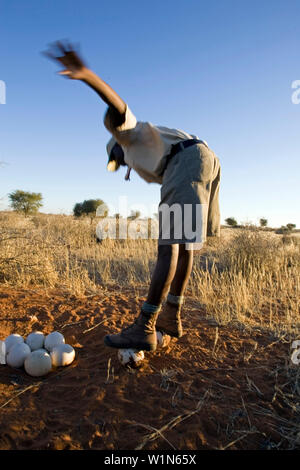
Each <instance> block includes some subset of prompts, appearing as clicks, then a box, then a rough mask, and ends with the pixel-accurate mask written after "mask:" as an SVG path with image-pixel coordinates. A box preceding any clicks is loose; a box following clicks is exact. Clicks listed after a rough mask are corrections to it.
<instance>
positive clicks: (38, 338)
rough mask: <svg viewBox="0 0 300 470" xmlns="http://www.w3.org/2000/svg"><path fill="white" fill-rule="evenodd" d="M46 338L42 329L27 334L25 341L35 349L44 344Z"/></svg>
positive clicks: (32, 349)
mask: <svg viewBox="0 0 300 470" xmlns="http://www.w3.org/2000/svg"><path fill="white" fill-rule="evenodd" d="M44 339H45V337H44V335H43V333H42V332H41V331H34V332H33V333H30V334H29V335H28V336H27V338H26V340H25V343H26V344H28V346H29V347H30V349H31V351H35V350H36V349H40V348H42V347H43V346H44Z"/></svg>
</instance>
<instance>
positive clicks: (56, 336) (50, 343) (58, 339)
mask: <svg viewBox="0 0 300 470" xmlns="http://www.w3.org/2000/svg"><path fill="white" fill-rule="evenodd" d="M64 343H65V338H64V337H63V335H62V334H61V333H59V332H58V331H53V333H50V334H49V335H48V336H46V338H45V342H44V346H45V348H46V349H47V350H48V351H49V352H50V351H52V349H53V348H54V347H55V346H58V345H59V344H64Z"/></svg>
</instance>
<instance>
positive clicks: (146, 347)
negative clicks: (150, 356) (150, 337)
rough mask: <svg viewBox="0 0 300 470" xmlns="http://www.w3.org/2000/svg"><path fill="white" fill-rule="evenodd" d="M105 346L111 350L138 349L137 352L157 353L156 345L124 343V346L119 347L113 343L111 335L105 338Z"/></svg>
mask: <svg viewBox="0 0 300 470" xmlns="http://www.w3.org/2000/svg"><path fill="white" fill-rule="evenodd" d="M104 344H105V345H106V346H108V347H110V348H115V349H136V350H137V351H155V350H156V344H149V343H134V344H132V343H123V344H122V346H120V345H117V344H115V343H113V342H112V341H111V339H110V338H109V335H107V336H105V337H104Z"/></svg>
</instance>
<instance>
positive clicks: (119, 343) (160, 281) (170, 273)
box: [104, 244, 179, 351]
mask: <svg viewBox="0 0 300 470" xmlns="http://www.w3.org/2000/svg"><path fill="white" fill-rule="evenodd" d="M178 253H179V246H178V244H174V245H159V247H158V255H157V261H156V266H155V269H154V272H153V275H152V279H151V284H150V288H149V292H148V296H147V300H146V302H144V304H143V305H142V308H141V313H140V315H139V317H138V318H137V319H136V321H135V322H134V323H133V324H132V325H130V326H129V327H128V328H125V329H124V330H122V331H121V333H119V334H116V335H107V336H106V337H105V338H104V342H105V344H106V345H107V346H110V347H113V348H119V349H123V348H134V349H144V350H146V351H154V350H155V349H156V330H155V324H156V320H157V316H158V313H159V311H160V308H161V303H162V300H163V299H164V298H165V296H166V295H167V292H168V291H169V289H170V285H171V283H172V281H173V279H174V276H175V274H176V269H177V264H178Z"/></svg>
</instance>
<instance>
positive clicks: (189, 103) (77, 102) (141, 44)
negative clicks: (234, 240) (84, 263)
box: [0, 0, 300, 227]
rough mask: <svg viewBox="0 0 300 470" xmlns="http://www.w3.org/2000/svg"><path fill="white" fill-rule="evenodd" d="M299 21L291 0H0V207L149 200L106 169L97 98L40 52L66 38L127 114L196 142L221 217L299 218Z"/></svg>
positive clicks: (56, 209) (154, 198) (147, 189)
mask: <svg viewBox="0 0 300 470" xmlns="http://www.w3.org/2000/svg"><path fill="white" fill-rule="evenodd" d="M299 17H300V2H299V0H280V1H279V0H272V1H266V0H265V1H261V0H260V1H257V0H251V1H247V0H222V1H221V0H211V1H210V2H207V1H202V0H185V1H182V0H181V1H179V0H153V1H151V2H149V1H145V0H139V1H138V0H132V1H127V2H124V1H121V0H115V1H114V2H108V1H102V0H98V1H96V0H85V1H84V2H81V1H74V0H72V1H71V0H60V1H58V0H52V1H50V0H48V1H47V0H26V1H23V0H0V57H1V67H0V80H2V81H4V82H5V84H6V104H0V161H3V162H5V164H4V165H2V166H1V168H0V198H2V199H1V201H0V209H5V208H6V207H7V206H8V198H7V195H8V194H9V193H10V192H12V191H14V190H15V189H23V190H26V191H33V192H41V193H42V195H43V198H44V207H43V208H42V211H43V212H51V213H71V211H72V208H73V206H74V204H75V203H76V202H81V201H83V200H84V199H91V198H102V199H103V200H104V201H105V202H107V203H109V204H111V205H113V206H114V207H115V208H116V212H118V211H119V210H118V197H119V196H127V197H128V205H129V207H130V208H132V207H134V204H137V203H139V204H143V205H145V207H150V206H151V207H153V205H154V207H155V205H157V204H158V202H159V195H160V187H159V186H158V185H156V184H150V185H149V184H147V183H146V182H144V181H143V180H141V179H140V178H139V176H138V175H137V174H136V173H134V172H133V173H132V176H131V181H130V182H125V181H124V173H125V170H124V168H123V169H121V170H119V172H117V173H116V174H111V173H109V172H107V171H106V160H107V156H106V150H105V146H106V142H107V140H108V139H109V133H108V132H107V130H106V129H105V128H104V126H103V115H104V112H105V105H104V103H103V102H102V101H101V100H99V98H98V96H97V95H96V94H95V93H94V92H93V91H91V90H90V89H89V88H88V87H87V86H86V85H84V84H82V83H80V82H77V81H71V80H68V79H65V78H62V77H60V76H58V75H57V74H56V72H57V71H58V70H59V66H57V65H56V64H54V63H53V62H50V61H48V60H47V59H46V58H44V57H43V56H42V55H41V54H40V52H41V51H42V50H45V49H46V47H47V44H49V43H50V42H53V41H55V40H57V39H63V38H68V39H70V40H71V41H74V42H75V43H79V44H80V50H81V54H82V56H83V57H84V58H85V59H86V62H87V64H88V66H90V67H91V68H92V69H93V70H94V71H95V72H96V73H98V74H99V75H100V76H101V77H102V78H103V79H104V80H105V81H107V82H108V83H109V84H110V85H111V86H112V87H113V88H114V89H115V90H116V91H117V92H118V93H119V94H120V95H121V96H122V98H123V99H124V100H125V101H126V102H127V103H128V104H129V106H130V108H131V109H132V111H133V112H134V113H135V115H136V116H137V118H138V119H139V120H142V121H151V122H152V123H153V124H157V125H162V126H167V127H172V128H174V127H175V128H179V129H183V130H185V131H187V132H190V133H191V134H196V135H198V136H199V137H200V138H202V139H205V140H206V141H207V142H208V143H209V145H210V146H211V148H212V149H213V150H214V151H215V152H216V154H217V155H218V156H219V158H220V161H221V166H222V187H221V194H220V205H221V215H222V222H223V221H224V219H225V218H227V217H230V216H234V217H235V218H236V219H237V220H238V221H239V222H240V223H242V222H250V221H251V222H253V223H258V220H259V218H260V217H266V218H267V219H268V221H269V225H271V226H280V225H284V224H286V223H296V224H297V226H298V227H300V211H299V206H300V191H299V174H300V158H299V157H300V139H299V128H300V104H298V105H297V104H293V102H292V93H293V92H294V91H295V90H292V83H293V81H295V80H300V47H299V46H300V23H299Z"/></svg>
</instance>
